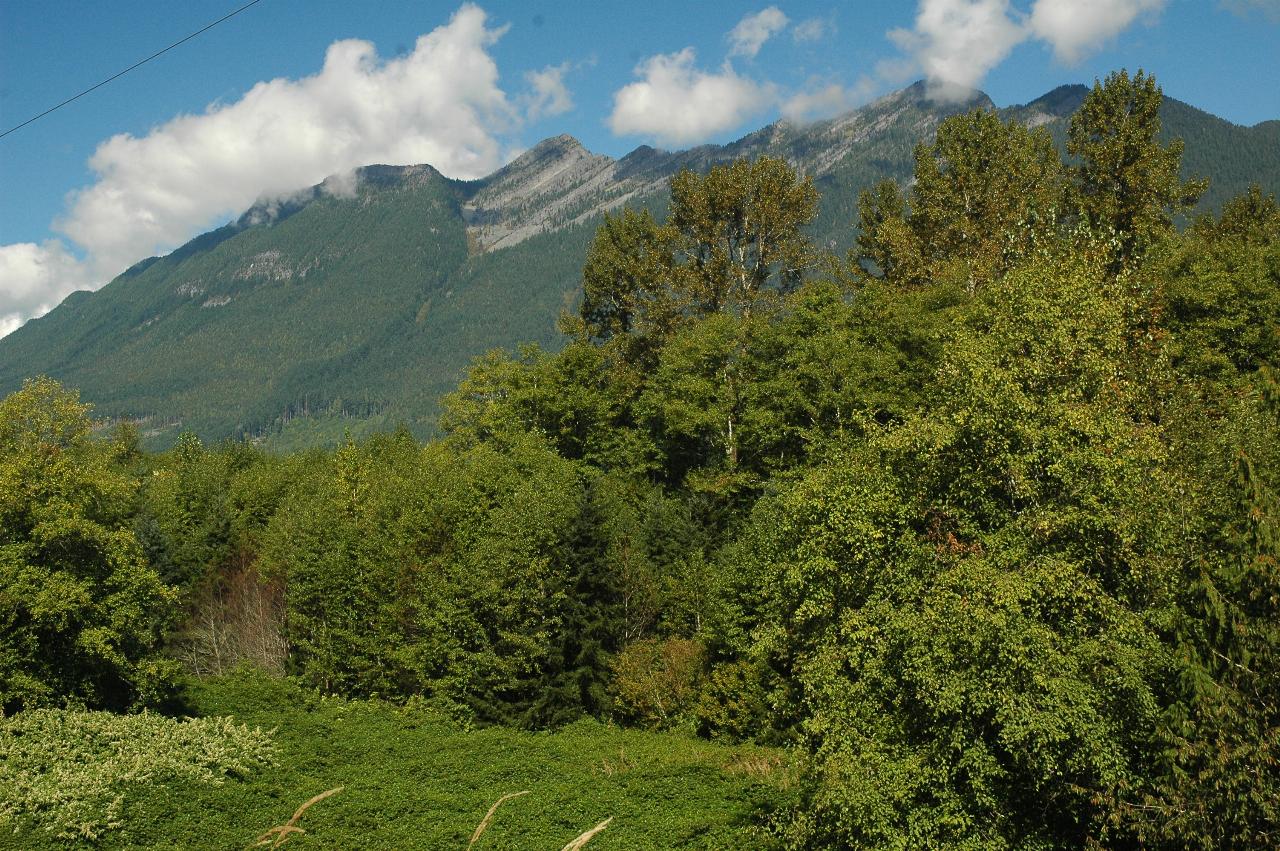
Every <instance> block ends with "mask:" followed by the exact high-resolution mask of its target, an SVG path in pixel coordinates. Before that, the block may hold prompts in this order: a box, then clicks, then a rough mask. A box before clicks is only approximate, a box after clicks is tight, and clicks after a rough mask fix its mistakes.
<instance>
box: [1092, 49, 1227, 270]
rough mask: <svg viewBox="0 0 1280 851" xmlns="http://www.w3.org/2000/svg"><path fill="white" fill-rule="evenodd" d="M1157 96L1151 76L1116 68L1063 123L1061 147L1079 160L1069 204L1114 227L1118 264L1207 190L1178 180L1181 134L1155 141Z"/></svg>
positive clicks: (1139, 250) (1168, 229) (1201, 184)
mask: <svg viewBox="0 0 1280 851" xmlns="http://www.w3.org/2000/svg"><path fill="white" fill-rule="evenodd" d="M1163 98H1164V95H1163V93H1162V92H1161V90H1160V87H1159V86H1157V85H1156V81H1155V78H1154V77H1152V76H1150V75H1148V74H1145V73H1143V72H1142V71H1138V73H1137V74H1135V75H1134V76H1133V77H1130V76H1129V73H1128V72H1127V71H1123V70H1121V71H1116V72H1113V73H1111V74H1108V75H1107V78H1106V80H1105V81H1103V82H1095V83H1094V86H1093V90H1092V91H1090V92H1089V94H1088V95H1087V96H1086V97H1085V99H1084V103H1083V104H1081V106H1080V109H1079V110H1078V111H1077V112H1076V113H1075V114H1074V115H1072V116H1071V123H1070V125H1069V127H1068V131H1067V152H1068V153H1070V154H1071V155H1073V156H1076V157H1079V158H1080V164H1079V165H1078V166H1075V167H1074V174H1073V177H1074V186H1075V194H1076V203H1077V205H1078V207H1079V210H1080V212H1081V213H1082V214H1083V215H1084V216H1086V217H1087V218H1088V219H1089V220H1090V221H1092V222H1093V223H1094V224H1096V225H1103V226H1107V227H1110V228H1112V229H1113V230H1114V231H1115V235H1116V239H1117V240H1118V243H1119V244H1118V252H1117V257H1116V262H1117V264H1119V265H1125V264H1128V263H1130V261H1131V260H1132V259H1133V258H1135V257H1136V256H1138V255H1140V254H1141V253H1142V252H1144V251H1145V250H1146V249H1147V248H1148V247H1149V246H1150V245H1151V244H1152V243H1154V242H1156V241H1157V240H1159V239H1161V238H1162V237H1165V236H1167V235H1168V234H1169V233H1171V232H1172V230H1173V217H1174V216H1175V215H1176V214H1178V213H1181V212H1184V211H1186V210H1187V209H1189V208H1190V207H1191V205H1193V204H1194V203H1195V202H1196V200H1197V199H1198V198H1199V197H1200V195H1202V194H1203V193H1204V190H1205V189H1206V188H1208V183H1207V181H1203V180H1192V181H1186V182H1184V181H1183V180H1182V177H1181V173H1180V169H1181V165H1182V149H1183V143H1182V140H1181V139H1175V140H1174V141H1172V142H1170V143H1169V144H1167V145H1162V144H1161V143H1160V141H1159V136H1160V102H1161V101H1162V100H1163Z"/></svg>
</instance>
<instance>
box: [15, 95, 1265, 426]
mask: <svg viewBox="0 0 1280 851" xmlns="http://www.w3.org/2000/svg"><path fill="white" fill-rule="evenodd" d="M1085 92H1086V89H1085V88H1084V87H1083V86H1077V87H1071V86H1064V87H1062V88H1059V89H1056V90H1054V91H1053V92H1050V93H1048V94H1047V95H1045V96H1043V97H1041V98H1039V99H1037V100H1035V101H1032V102H1031V103H1029V104H1027V105H1026V106H1020V107H1012V108H1010V109H1007V110H1003V111H1002V112H1003V113H1004V114H1006V115H1008V116H1016V117H1018V118H1020V119H1021V120H1023V121H1025V122H1027V123H1029V124H1036V125H1039V124H1047V125H1048V126H1049V129H1050V131H1051V132H1052V133H1053V134H1054V135H1055V137H1056V138H1059V139H1061V138H1063V137H1064V136H1065V127H1066V119H1067V117H1068V116H1069V115H1070V114H1071V112H1072V111H1074V109H1075V108H1076V107H1077V106H1078V105H1079V103H1080V102H1081V100H1082V99H1083V97H1084V94H1085ZM993 107H994V105H993V104H992V103H991V101H990V99H989V98H987V96H986V95H984V94H982V93H980V92H976V91H975V92H973V93H972V95H971V97H970V98H969V99H968V100H966V101H963V102H960V103H954V104H948V105H940V104H937V103H934V102H932V101H930V100H929V99H928V98H927V97H926V92H925V88H924V86H923V85H922V84H919V83H917V84H915V85H913V86H911V87H908V88H907V89H904V90H902V91H900V92H897V93H895V94H892V95H889V96H887V97H885V98H882V99H881V100H879V101H876V102H875V103H872V104H870V105H868V106H866V107H864V108H862V109H859V110H856V111H853V112H850V113H848V114H846V115H843V116H840V117H838V118H835V119H831V120H828V121H823V122H818V123H815V124H811V125H806V126H796V125H792V124H788V123H786V122H778V123H775V124H772V125H770V126H768V127H765V128H763V129H761V130H759V131H756V132H754V133H752V134H750V135H748V136H745V137H744V138H742V139H740V140H739V141H737V142H734V143H732V144H729V145H725V146H713V145H706V146H701V147H698V148H693V149H691V150H687V151H680V152H674V153H669V152H665V151H659V150H655V149H653V148H650V147H647V146H643V147H640V148H638V149H636V150H635V151H633V152H632V153H630V154H628V155H627V156H625V157H623V158H621V159H619V160H614V159H612V158H609V157H605V156H599V155H594V154H591V153H590V152H588V151H587V150H586V149H585V148H583V147H582V145H581V144H579V143H578V142H577V141H576V140H575V139H573V138H571V137H568V136H560V137H556V138H553V139H548V140H546V141H544V142H542V143H540V144H539V145H537V146H535V147H534V148H532V149H530V150H529V151H527V152H526V153H525V154H524V155H522V156H521V157H519V158H518V159H516V160H515V161H513V162H512V163H510V164H509V165H507V166H505V167H504V168H502V169H501V170H499V171H498V172H496V173H494V174H493V175H491V176H489V177H487V178H484V179H482V180H478V181H471V182H461V181H454V180H449V179H447V178H445V177H443V176H442V175H440V174H439V173H438V172H436V171H435V170H434V169H433V168H431V167H430V166H427V165H422V166H408V167H392V166H369V167H367V168H363V169H360V170H358V171H357V173H356V176H355V177H356V179H355V181H354V189H350V188H349V187H346V186H345V185H344V183H343V182H341V181H330V182H326V183H325V184H322V185H321V186H317V187H314V188H312V189H310V190H306V191H304V192H301V193H299V194H298V195H296V196H294V197H293V198H290V199H286V200H282V201H281V200H276V201H265V202H261V203H259V204H258V205H256V206H255V207H254V208H252V209H251V210H249V211H248V212H246V213H245V214H244V215H243V216H241V217H240V219H238V220H237V221H236V222H234V223H232V224H228V225H226V226H224V227H222V228H219V229H218V230H215V231H212V232H210V233H207V234H204V235H203V236H200V237H198V238H196V239H194V240H192V241H191V242H190V243H188V244H187V245H185V246H183V247H182V248H180V249H178V250H177V251H174V252H173V253H172V254H170V255H168V256H166V257H163V258H152V259H150V260H146V261H143V262H142V263H139V264H137V265H136V266H134V267H133V268H132V269H130V270H128V271H127V272H125V273H124V274H122V275H121V276H119V277H118V278H116V279H115V280H114V281H112V282H111V283H110V284H108V285H107V286H105V287H104V288H103V289H101V290H100V291H98V292H95V293H87V292H80V293H75V294H73V295H72V296H70V297H68V298H67V299H66V301H65V302H64V303H63V304H62V305H60V306H59V307H58V308H57V309H55V310H53V311H52V312H50V313H49V314H48V315H47V316H45V317H43V318H41V319H38V320H33V321H31V322H29V323H27V325H26V326H24V327H23V328H21V329H19V330H18V331H16V332H14V333H13V334H10V335H9V336H8V337H5V338H3V339H0V393H7V392H10V391H12V390H14V389H16V388H18V387H19V386H20V385H21V383H22V381H23V379H25V378H27V377H30V376H33V375H37V374H48V375H50V376H53V377H55V378H57V379H59V380H60V381H63V382H65V383H67V384H70V385H74V386H77V387H79V388H80V389H81V391H82V393H83V395H84V398H86V399H87V400H90V401H92V402H93V403H94V404H95V405H96V406H97V411H98V413H99V414H100V415H104V416H109V417H121V418H131V419H137V420H142V421H144V425H143V430H144V433H145V434H147V435H148V436H149V438H150V442H151V443H152V444H153V445H164V444H167V443H168V442H170V441H171V440H172V438H173V437H174V436H175V435H176V434H177V433H178V431H180V430H183V429H189V430H193V431H195V432H196V433H198V434H200V435H201V436H202V437H204V438H206V439H218V438H222V437H227V436H233V435H238V434H251V435H263V434H265V435H274V436H275V438H276V439H277V440H280V441H281V442H282V443H283V444H284V445H298V444H300V443H301V444H305V443H322V442H327V441H330V440H332V439H333V438H334V437H336V436H338V435H340V434H341V432H342V430H343V429H344V428H351V429H352V430H353V431H355V432H356V433H357V434H359V433H361V432H362V431H365V430H368V429H371V428H377V427H381V426H385V425H394V424H395V423H396V422H404V423H406V424H408V425H409V426H410V428H411V429H412V430H413V431H414V432H415V433H418V434H419V435H425V434H429V433H431V432H432V431H433V430H434V424H435V419H436V415H437V411H438V400H439V397H440V395H441V393H443V392H444V391H446V390H447V389H449V388H450V387H452V386H453V385H454V384H455V383H456V381H457V379H458V378H459V376H460V375H461V374H462V371H463V369H464V368H465V367H466V365H467V364H468V363H470V362H471V360H472V359H473V358H474V357H476V356H477V355H479V354H481V353H483V352H485V351H487V350H489V349H491V348H494V347H499V346H502V347H514V346H516V345H518V344H520V343H524V342H535V343H539V344H542V345H544V346H549V347H555V346H557V345H558V344H559V335H558V334H557V332H556V330H555V320H556V317H557V315H558V314H559V313H560V311H561V310H562V309H563V308H568V307H571V306H572V305H573V304H574V303H575V301H576V299H577V298H578V297H579V292H580V271H581V268H582V264H583V260H584V257H585V255H586V249H587V246H588V244H589V241H590V239H591V236H592V235H593V233H594V232H595V228H596V226H597V225H598V223H599V221H600V217H601V215H602V214H603V213H604V212H606V211H608V210H615V209H618V208H620V207H621V206H623V205H633V206H648V207H652V208H655V209H661V208H663V207H664V206H665V205H666V199H667V192H668V190H667V180H668V178H670V177H671V176H672V175H673V174H675V173H676V172H678V171H679V170H681V169H684V168H690V169H693V170H695V171H705V170H706V169H708V168H710V167H711V166H712V165H714V164H716V163H721V162H727V161H729V160H732V159H735V158H739V157H755V156H759V155H762V154H769V155H773V156H781V157H784V158H786V159H787V160H788V161H790V162H791V163H793V164H794V165H795V166H797V167H798V168H799V169H800V170H802V171H803V172H805V173H807V174H810V175H813V176H814V178H815V184H816V186H817V188H818V190H819V192H820V194H821V204H820V208H819V214H818V217H817V219H816V220H815V221H814V222H813V224H812V225H811V226H810V234H811V236H812V237H813V238H814V241H815V243H816V244H818V245H822V246H825V247H830V248H835V249H837V250H840V251H843V250H844V249H845V248H847V247H849V246H850V245H851V244H852V242H853V239H854V236H855V231H854V224H853V223H854V222H855V220H856V219H857V198H858V194H859V192H860V191H861V190H862V189H864V188H867V187H869V186H871V185H874V184H875V183H876V182H878V181H880V180H883V179H885V178H894V179H898V180H904V179H906V178H907V177H908V176H909V175H910V173H911V165H912V151H913V148H914V146H915V145H916V143H917V142H919V141H921V140H927V139H930V138H931V137H932V135H933V133H934V132H935V130H936V128H937V126H938V124H939V123H940V122H941V121H942V120H943V119H945V118H946V117H947V116H948V115H951V114H954V113H956V112H963V111H967V110H969V109H973V108H988V109H989V108H993ZM1162 117H1163V118H1164V121H1165V131H1166V135H1168V136H1181V137H1183V138H1185V139H1186V140H1187V152H1186V156H1185V159H1184V163H1185V171H1186V172H1187V173H1189V174H1203V175H1209V176H1211V177H1213V178H1214V182H1213V187H1212V188H1211V190H1210V192H1209V194H1208V195H1207V196H1206V199H1205V201H1204V204H1205V205H1206V206H1210V207H1214V206H1217V205H1219V204H1220V203H1221V201H1222V200H1224V199H1225V198H1227V197H1231V196H1232V195H1234V194H1238V193H1239V192H1240V191H1242V190H1243V189H1244V188H1245V187H1246V186H1247V185H1248V183H1250V182H1259V183H1261V184H1262V186H1263V188H1264V189H1265V190H1266V191H1276V190H1278V189H1280V123H1278V122H1267V123H1265V124H1262V125H1259V126H1257V127H1254V128H1242V127H1238V126H1235V125H1232V124H1229V123H1228V122H1225V121H1222V120H1221V119H1218V118H1215V117H1213V116H1211V115H1208V114H1207V113H1204V112H1201V111H1199V110H1196V109H1194V108H1192V107H1190V106H1187V105H1185V104H1182V103H1179V102H1177V101H1173V100H1166V101H1165V105H1164V108H1163V112H1162ZM282 430H283V432H284V435H283V436H281V434H280V433H281V431H282Z"/></svg>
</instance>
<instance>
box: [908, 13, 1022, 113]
mask: <svg viewBox="0 0 1280 851" xmlns="http://www.w3.org/2000/svg"><path fill="white" fill-rule="evenodd" d="M1025 37H1026V36H1025V31H1024V29H1023V27H1022V26H1021V25H1020V24H1018V23H1016V22H1014V21H1013V20H1012V19H1011V18H1010V17H1009V2H1008V0H921V2H920V6H919V11H918V13H917V15H916V22H915V28H914V29H911V30H904V29H897V30H892V31H891V32H890V33H889V38H890V40H891V41H893V42H894V43H895V44H897V45H898V46H899V47H900V48H902V50H903V51H905V52H906V53H908V54H909V55H911V56H912V57H913V58H914V59H915V62H916V64H917V66H918V67H919V68H920V69H921V70H923V71H924V73H925V76H927V77H928V79H929V81H930V83H931V84H933V93H934V94H935V96H938V97H940V98H942V99H948V98H950V97H953V96H959V95H963V94H964V92H965V91H967V90H968V89H972V88H974V87H976V86H977V85H978V84H979V83H981V82H982V79H983V78H984V77H985V76H986V75H987V72H988V71H990V70H991V69H992V68H994V67H995V66H996V65H998V64H1000V63H1001V62H1002V61H1004V58H1005V57H1006V56H1008V55H1009V52H1010V51H1011V50H1013V48H1014V46H1015V45H1017V44H1018V42H1020V41H1022V40H1023V39H1024V38H1025Z"/></svg>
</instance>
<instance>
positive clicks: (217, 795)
mask: <svg viewBox="0 0 1280 851" xmlns="http://www.w3.org/2000/svg"><path fill="white" fill-rule="evenodd" d="M190 697H191V700H192V709H193V710H195V711H198V712H199V713H200V714H201V715H211V716H222V715H225V714H227V713H231V712H234V713H235V715H236V716H237V717H236V718H235V719H234V725H233V726H232V729H236V730H241V731H244V727H242V726H240V725H247V726H248V727H250V728H261V729H272V730H274V732H273V733H272V735H271V740H272V743H273V747H272V752H273V755H274V760H273V763H274V764H273V765H271V766H269V767H262V768H256V769H255V770H253V771H252V773H248V774H245V775H242V776H239V777H237V778H236V779H235V781H234V782H224V783H221V784H210V783H207V782H202V781H199V780H194V778H193V779H191V780H182V779H179V778H178V777H175V776H170V777H169V779H168V782H164V783H159V782H146V781H145V780H144V781H143V782H140V783H137V784H132V785H128V786H124V785H123V784H120V785H117V786H115V787H114V790H113V792H112V794H113V795H114V794H117V793H119V792H120V791H123V792H124V795H125V797H124V805H123V809H122V816H121V818H120V819H119V820H120V821H121V822H122V824H121V825H120V826H119V827H118V828H116V829H114V830H112V831H111V832H109V833H106V834H105V835H104V836H103V838H102V839H101V840H100V841H99V842H98V843H96V844H95V846H94V847H99V848H104V849H110V848H122V849H123V848H128V849H172V848H191V849H204V848H208V849H215V848H216V849H226V848H247V847H248V846H250V845H251V844H252V843H253V841H254V839H255V838H256V837H257V836H258V835H259V834H261V833H262V832H263V831H264V830H266V829H267V828H268V827H270V826H272V825H278V824H283V823H284V822H285V821H287V820H288V818H289V816H290V815H291V814H292V813H293V811H294V810H295V809H296V808H297V807H298V805H299V804H301V803H302V802H304V801H306V800H307V799H309V798H310V797H311V796H313V795H315V794H316V793H317V792H321V791H324V790H326V789H332V788H334V787H337V786H342V787H344V789H343V792H342V793H341V794H340V795H335V796H334V797H332V798H329V799H326V800H325V801H324V802H322V803H320V804H317V805H316V806H314V807H312V808H311V809H309V810H308V811H307V813H306V815H305V816H304V817H303V819H302V821H301V824H300V826H301V827H303V828H304V829H305V830H306V834H304V835H295V836H294V837H293V838H291V839H290V841H289V843H288V845H287V846H286V847H297V848H299V849H306V848H362V849H369V851H383V850H384V849H385V851H393V850H394V851H399V849H405V848H456V849H459V851H461V849H464V848H466V847H467V841H468V839H469V838H470V836H471V834H472V832H473V831H474V830H475V828H476V825H477V824H478V823H479V822H480V820H481V819H482V818H483V816H484V814H485V811H486V810H487V809H488V808H489V806H490V805H491V804H493V802H494V801H496V800H497V799H498V798H499V797H500V796H501V795H503V794H504V793H507V792H515V791H519V790H524V789H528V790H530V794H529V795H526V796H524V797H522V798H520V799H518V800H515V801H511V802H510V803H508V804H505V805H503V807H502V809H500V810H499V811H498V813H497V815H496V817H495V819H494V821H493V823H492V824H491V825H490V826H489V828H488V829H487V830H486V831H485V833H484V836H483V837H482V838H481V841H480V842H478V843H477V844H476V848H477V849H481V848H483V849H543V848H546V849H550V851H554V850H555V849H558V848H561V847H563V846H564V845H565V843H567V842H568V841H570V840H571V839H573V838H574V837H575V836H577V835H578V834H579V833H581V832H582V831H584V830H586V829H587V828H589V827H591V826H592V825H594V824H597V823H599V822H600V821H602V820H604V819H605V818H608V817H609V816H612V817H613V819H614V820H613V822H612V823H611V824H610V826H609V829H608V830H606V831H604V832H603V833H601V834H600V835H599V836H597V837H596V838H595V839H593V840H592V841H591V844H590V845H589V846H588V847H589V848H593V849H594V848H601V849H610V848H612V849H632V850H634V849H639V850H640V851H647V849H653V851H658V849H663V851H665V849H672V848H705V849H718V848H748V847H750V848H761V847H768V844H767V842H768V840H767V838H766V837H764V836H762V835H761V834H760V832H759V830H758V828H757V814H758V813H760V812H762V811H768V810H771V809H776V808H778V807H782V806H785V805H786V803H787V802H788V801H789V794H790V793H789V792H788V786H789V785H790V782H791V781H790V772H789V768H788V766H787V764H786V762H785V755H784V754H783V753H782V752H780V751H776V750H771V749H766V748H760V747H756V746H738V747H726V746H723V745H717V744H711V743H708V742H703V741H699V740H697V739H694V738H691V737H688V736H684V735H679V734H674V733H663V734H657V733H647V732H643V731H639V730H624V729H620V728H618V727H612V726H606V725H604V724H600V723H598V722H595V721H583V722H579V723H577V724H574V725H571V726H569V727H566V728H564V729H562V730H560V731H558V732H556V733H552V734H547V733H525V732H519V731H515V730H509V729H504V728H501V727H491V728H488V729H485V730H479V731H467V730H464V729H462V728H459V727H458V726H457V725H455V724H453V723H451V722H449V721H447V720H445V719H443V718H441V717H440V716H439V715H437V714H434V713H432V712H431V711H429V710H425V709H423V708H422V707H420V706H418V707H399V708H398V707H394V706H391V705H388V704H384V703H376V702H371V701H370V702H354V701H347V700H342V699H337V698H320V697H317V696H316V695H315V694H314V693H313V692H308V691H305V690H302V689H299V688H298V687H297V686H296V685H295V684H293V683H291V682H289V681H284V680H272V679H268V678H265V677H262V676H261V675H258V674H249V673H240V674H237V675H235V676H233V677H225V678H219V679H214V680H209V681H205V682H202V683H200V684H198V685H197V686H196V687H195V688H194V690H193V692H192V694H191V695H190ZM144 717H150V718H151V719H152V720H151V721H150V723H154V724H156V725H157V726H159V725H165V729H169V730H172V731H173V732H172V733H170V734H169V735H173V736H177V735H179V734H180V733H181V731H182V730H183V729H184V728H185V727H186V726H187V725H188V724H190V723H191V722H181V723H176V722H172V721H167V720H161V719H156V718H155V717H154V716H144ZM130 720H131V719H127V718H126V719H119V722H121V724H119V725H118V726H122V724H123V722H127V721H130ZM100 723H102V722H100ZM135 723H136V722H135ZM226 723H228V722H225V721H221V720H215V719H209V720H201V721H197V722H194V727H193V729H194V728H211V727H221V726H222V725H223V724H226ZM244 735H247V736H252V735H253V734H252V733H250V732H248V731H245V732H244ZM41 741H42V747H41V748H40V749H39V751H40V753H41V754H42V756H41V758H42V759H45V760H48V759H50V758H52V757H55V756H56V755H57V754H59V753H62V752H65V751H62V750H61V748H64V747H67V746H66V745H64V744H62V743H60V742H58V741H51V740H49V739H48V738H47V737H44V738H42V739H41ZM33 744H34V743H33ZM123 747H124V749H126V750H127V751H129V752H133V746H132V745H131V744H128V743H125V744H124V745H123ZM219 747H222V746H221V745H220V746H219ZM140 749H141V748H140ZM33 750H35V748H33ZM219 752H220V751H218V750H214V751H212V753H211V755H216V754H218V753H219ZM221 752H223V753H225V751H221ZM45 764H46V765H48V764H49V763H48V762H46V763H45ZM94 764H95V765H99V766H100V765H101V763H94ZM116 765H117V767H118V768H120V769H121V770H123V771H128V770H132V769H133V768H135V766H131V765H127V766H120V765H119V763H118V762H117V763H116ZM199 765H200V763H198V762H196V763H194V764H193V765H192V766H191V768H192V769H193V770H192V771H191V772H189V773H196V771H195V770H196V769H198V767H199ZM205 765H206V766H207V767H208V768H209V769H211V770H212V773H214V774H221V773H222V771H221V770H220V767H219V766H218V765H216V764H213V763H212V761H211V762H210V763H205ZM55 770H57V771H64V772H73V771H77V768H76V766H74V765H63V764H59V765H58V766H57V768H56V769H55ZM4 771H5V767H4V766H3V765H0V773H2V772H4ZM88 772H89V769H88V768H87V767H86V768H85V769H84V773H88ZM114 776H117V777H118V776H119V775H114ZM100 813H101V811H97V812H96V813H95V815H97V814H100ZM81 845H82V847H87V843H82V844H81ZM67 847H68V840H65V839H56V838H54V836H53V835H52V834H48V833H45V832H44V831H42V830H24V832H22V833H20V834H16V835H15V834H13V833H11V832H10V831H0V849H5V851H9V849H13V851H18V849H21V851H44V849H55V848H56V849H65V848H67Z"/></svg>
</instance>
